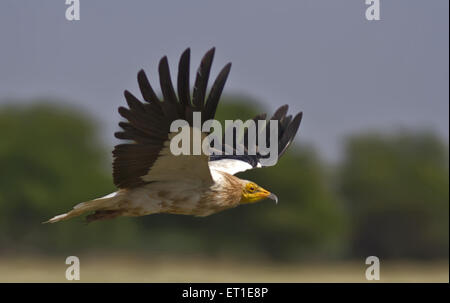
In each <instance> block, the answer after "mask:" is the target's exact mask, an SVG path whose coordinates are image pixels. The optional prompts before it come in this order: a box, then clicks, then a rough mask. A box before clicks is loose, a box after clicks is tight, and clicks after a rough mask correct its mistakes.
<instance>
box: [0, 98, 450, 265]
mask: <svg viewBox="0 0 450 303" xmlns="http://www.w3.org/2000/svg"><path fill="white" fill-rule="evenodd" d="M34 104H35V105H31V106H30V105H29V106H12V105H11V106H2V107H1V108H0V129H2V130H3V136H2V139H3V140H1V141H0V170H1V173H0V254H1V253H20V254H23V253H45V254H65V255H76V254H79V253H83V252H92V251H104V250H108V251H109V252H116V253H145V254H170V255H176V256H182V257H187V256H193V257H202V256H208V257H230V256H231V257H236V258H239V257H246V258H270V259H273V260H277V261H292V260H305V259H308V260H311V259H320V258H327V259H337V258H355V257H356V258H360V257H366V256H369V255H376V256H378V257H380V258H424V259H431V258H448V242H449V234H448V231H449V165H448V146H447V145H446V143H444V142H442V141H441V140H440V139H439V138H438V137H437V136H435V135H434V134H431V133H415V132H414V133H412V132H404V133H402V132H399V133H395V134H375V133H374V134H359V135H354V136H351V137H349V138H347V140H346V141H345V147H346V148H345V153H344V159H343V160H342V163H339V164H338V165H337V166H336V167H334V166H333V167H330V165H327V164H326V163H324V161H323V160H322V159H320V158H319V156H318V153H317V152H316V151H315V150H314V148H313V147H312V146H311V145H310V144H307V143H305V142H304V140H302V128H301V127H300V131H299V135H298V136H299V138H300V139H299V140H297V141H298V142H300V143H299V144H293V146H291V147H290V149H289V150H288V152H287V153H286V154H285V155H284V156H283V158H281V160H280V161H279V163H278V164H277V165H276V166H274V167H270V168H265V169H260V170H254V171H250V172H246V173H243V174H241V175H240V177H241V178H244V179H251V180H254V181H255V182H257V183H258V184H260V185H261V186H263V187H265V188H267V189H269V190H271V191H273V192H274V193H276V194H277V195H278V196H279V199H280V203H279V205H277V206H276V205H275V204H274V203H273V202H271V201H269V200H267V201H263V202H261V203H257V204H255V205H247V206H240V207H238V208H235V209H231V210H227V211H224V212H222V213H219V214H216V215H213V216H210V217H205V218H196V217H190V216H180V215H165V214H160V215H151V216H145V217H139V218H118V219H114V220H109V221H101V222H95V223H91V224H85V223H83V221H82V219H73V220H70V221H66V222H62V223H57V224H41V222H43V221H45V220H47V219H49V218H50V217H52V216H54V215H56V214H60V213H63V212H65V211H67V210H68V209H70V208H71V207H73V206H74V205H75V204H77V203H79V202H81V201H86V200H91V199H93V198H97V197H100V196H103V195H105V194H108V193H110V192H113V191H115V188H114V185H113V183H112V177H111V165H110V163H109V161H110V159H111V156H109V155H110V148H105V146H103V145H102V144H101V142H102V140H100V139H99V135H100V134H99V133H98V129H97V125H95V123H94V122H93V119H90V118H88V117H86V113H84V112H79V111H77V110H73V109H69V108H66V107H60V106H57V105H56V104H50V103H46V102H35V103H34ZM260 112H264V110H263V109H261V106H260V105H259V104H258V103H257V102H256V101H253V100H250V99H247V98H239V97H225V98H224V100H222V102H221V106H220V107H219V110H218V114H217V118H218V119H219V120H224V119H225V118H226V119H243V120H246V119H248V118H252V117H253V116H254V115H255V114H257V113H260ZM304 123H307V122H304Z"/></svg>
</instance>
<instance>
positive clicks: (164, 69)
mask: <svg viewBox="0 0 450 303" xmlns="http://www.w3.org/2000/svg"><path fill="white" fill-rule="evenodd" d="M158 70H159V83H160V85H161V91H162V94H163V96H164V101H168V102H170V103H176V102H177V95H176V94H175V90H174V89H173V84H172V79H171V78H170V69H169V61H168V60H167V56H164V57H162V58H161V60H160V61H159V66H158Z"/></svg>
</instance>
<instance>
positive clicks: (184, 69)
mask: <svg viewBox="0 0 450 303" xmlns="http://www.w3.org/2000/svg"><path fill="white" fill-rule="evenodd" d="M190 57H191V49H190V48H187V49H186V50H185V51H184V52H183V53H182V54H181V57H180V61H179V63H178V78H177V89H178V98H179V99H180V103H181V104H183V105H185V106H189V105H190V104H191V96H190V88H189V65H190Z"/></svg>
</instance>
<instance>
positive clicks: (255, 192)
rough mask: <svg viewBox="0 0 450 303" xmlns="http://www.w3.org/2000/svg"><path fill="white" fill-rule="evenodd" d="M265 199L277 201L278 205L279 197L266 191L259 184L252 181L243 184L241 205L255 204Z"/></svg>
mask: <svg viewBox="0 0 450 303" xmlns="http://www.w3.org/2000/svg"><path fill="white" fill-rule="evenodd" d="M265 198H269V199H272V200H274V201H275V203H278V198H277V196H275V195H274V194H272V193H271V192H269V191H267V190H265V189H264V188H262V187H261V186H259V185H258V184H256V183H254V182H251V181H244V182H242V197H241V201H240V203H241V204H245V203H254V202H258V201H259V200H262V199H265Z"/></svg>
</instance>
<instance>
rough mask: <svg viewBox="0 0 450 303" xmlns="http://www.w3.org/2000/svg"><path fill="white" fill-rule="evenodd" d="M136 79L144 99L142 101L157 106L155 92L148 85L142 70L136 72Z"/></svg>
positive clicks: (157, 99) (157, 100)
mask: <svg viewBox="0 0 450 303" xmlns="http://www.w3.org/2000/svg"><path fill="white" fill-rule="evenodd" d="M137 78H138V84H139V89H140V90H141V94H142V98H144V100H145V101H147V102H155V103H156V104H158V103H157V102H159V98H158V97H157V96H156V94H155V91H154V90H153V88H152V86H151V85H150V82H149V81H148V78H147V75H146V74H145V71H144V70H143V69H141V70H140V71H139V72H138V76H137Z"/></svg>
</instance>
